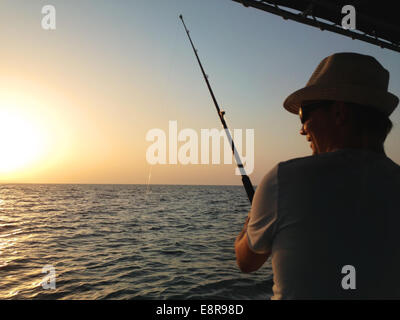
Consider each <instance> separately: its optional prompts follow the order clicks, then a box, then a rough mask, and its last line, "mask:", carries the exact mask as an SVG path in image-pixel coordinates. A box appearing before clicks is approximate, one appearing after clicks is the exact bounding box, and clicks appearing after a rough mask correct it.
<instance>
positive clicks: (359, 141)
mask: <svg viewBox="0 0 400 320" xmlns="http://www.w3.org/2000/svg"><path fill="white" fill-rule="evenodd" d="M388 82H389V72H388V71H387V70H386V69H384V68H383V67H382V66H381V65H380V63H379V62H378V61H377V60H375V59H374V58H373V57H370V56H366V55H361V54H356V53H337V54H333V55H331V56H329V57H327V58H325V59H324V60H323V61H322V62H321V63H320V64H319V66H318V67H317V69H316V70H315V71H314V73H313V74H312V76H311V78H310V80H309V82H308V83H307V85H306V87H304V88H302V89H300V90H298V91H296V92H294V93H293V94H291V95H290V96H289V97H288V98H287V99H286V100H285V102H284V108H285V109H286V110H288V111H289V112H291V113H295V114H299V116H300V121H301V130H300V134H302V135H304V136H306V138H307V140H308V141H310V143H311V145H310V146H311V149H312V150H313V155H312V156H309V157H304V158H298V159H293V160H289V161H286V162H281V163H279V164H278V165H277V166H275V167H274V168H273V169H272V170H271V171H270V172H269V173H268V174H267V175H266V176H265V177H264V178H263V180H262V181H261V183H260V184H259V185H258V187H257V190H256V193H255V196H254V200H253V204H252V208H251V211H250V213H249V217H248V219H247V220H246V223H245V226H244V228H243V231H242V232H241V233H240V234H239V236H238V237H237V239H236V242H235V251H236V258H237V263H238V265H239V267H240V269H241V270H242V271H243V272H252V271H255V270H257V269H259V268H260V267H261V266H262V265H263V263H264V262H265V261H266V260H267V258H268V257H269V256H271V258H272V260H271V261H272V268H273V273H274V286H273V292H274V296H273V297H272V299H348V298H349V299H371V298H372V299H380V298H389V299H391V298H395V299H398V298H400V202H399V201H400V166H399V165H397V164H396V163H394V162H393V161H392V160H390V159H389V158H388V157H387V156H386V154H385V151H384V147H383V144H384V141H385V139H386V136H387V134H388V133H389V132H390V130H391V128H392V123H391V121H390V120H389V116H390V114H391V113H392V112H393V110H394V109H395V108H396V107H397V104H398V101H399V99H398V98H397V97H396V96H395V95H393V94H391V93H389V92H388Z"/></svg>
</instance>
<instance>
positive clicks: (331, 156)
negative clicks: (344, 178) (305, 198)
mask: <svg viewBox="0 0 400 320" xmlns="http://www.w3.org/2000/svg"><path fill="white" fill-rule="evenodd" d="M361 164H364V165H367V166H370V168H369V169H370V170H382V169H383V168H385V169H387V170H390V171H392V172H393V173H396V174H400V166H399V165H398V164H397V163H395V162H394V161H393V160H391V159H390V158H388V157H387V156H385V155H384V154H377V153H374V152H366V151H362V150H351V149H349V150H347V149H344V150H338V151H334V152H326V153H322V154H317V155H311V156H305V157H298V158H293V159H289V160H286V161H281V162H279V163H278V164H277V165H276V166H275V167H274V169H272V170H275V172H276V174H277V175H280V174H282V173H288V174H293V173H295V172H297V173H298V172H307V170H308V169H309V170H311V171H312V172H314V173H317V171H318V169H321V170H323V171H325V170H327V169H329V170H330V169H334V168H337V169H344V168H348V169H351V170H355V169H356V168H359V169H361ZM272 170H271V171H272Z"/></svg>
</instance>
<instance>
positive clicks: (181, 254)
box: [0, 184, 272, 300]
mask: <svg viewBox="0 0 400 320" xmlns="http://www.w3.org/2000/svg"><path fill="white" fill-rule="evenodd" d="M249 209H250V206H249V203H248V200H247V197H246V194H245V191H244V189H243V187H241V186H186V185H185V186H179V185H151V186H149V187H148V186H146V185H79V184H74V185H72V184H70V185H65V184H64V185H57V184H18V185H10V184H5V185H0V299H142V300H143V299H146V300H152V299H162V300H164V299H166V300H168V299H179V300H185V299H210V300H212V299H229V300H231V299H232V300H234V299H261V300H267V299H269V298H270V297H271V295H272V289H271V287H272V269H271V264H270V260H268V261H267V263H266V264H265V265H264V266H263V267H262V268H261V269H260V270H258V271H257V272H255V273H252V274H243V273H241V272H240V270H239V269H238V267H237V265H236V261H235V252H234V241H235V238H236V236H237V234H238V233H239V232H240V231H241V229H242V227H243V223H244V221H245V218H246V216H247V213H248V210H249ZM46 268H47V269H46Z"/></svg>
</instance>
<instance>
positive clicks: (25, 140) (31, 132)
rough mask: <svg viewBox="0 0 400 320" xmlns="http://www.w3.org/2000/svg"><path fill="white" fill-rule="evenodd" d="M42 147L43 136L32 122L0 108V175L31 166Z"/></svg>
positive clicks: (20, 115)
mask: <svg viewBox="0 0 400 320" xmlns="http://www.w3.org/2000/svg"><path fill="white" fill-rule="evenodd" d="M43 147H44V141H43V136H42V135H41V132H40V129H39V128H38V127H37V126H35V123H33V122H32V120H30V119H29V118H28V117H27V116H24V115H23V114H19V113H17V112H13V111H10V110H7V109H5V107H4V106H0V174H5V173H11V172H14V171H16V170H19V169H22V168H24V167H26V166H28V165H30V164H32V163H33V162H34V161H35V160H37V159H38V158H39V156H40V155H41V153H42V152H43Z"/></svg>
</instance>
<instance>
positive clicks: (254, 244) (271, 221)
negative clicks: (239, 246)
mask: <svg viewBox="0 0 400 320" xmlns="http://www.w3.org/2000/svg"><path fill="white" fill-rule="evenodd" d="M278 167H279V165H276V166H275V167H274V168H273V169H272V170H271V171H270V172H268V174H266V175H265V177H264V178H263V179H262V181H261V183H260V184H259V185H258V186H257V189H256V192H255V194H254V199H253V204H252V206H251V210H250V221H249V224H248V226H247V238H248V245H249V247H250V249H251V250H252V251H253V252H255V253H259V254H262V253H268V252H271V249H272V241H273V238H274V236H275V233H276V225H277V219H278V212H277V211H278Z"/></svg>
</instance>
